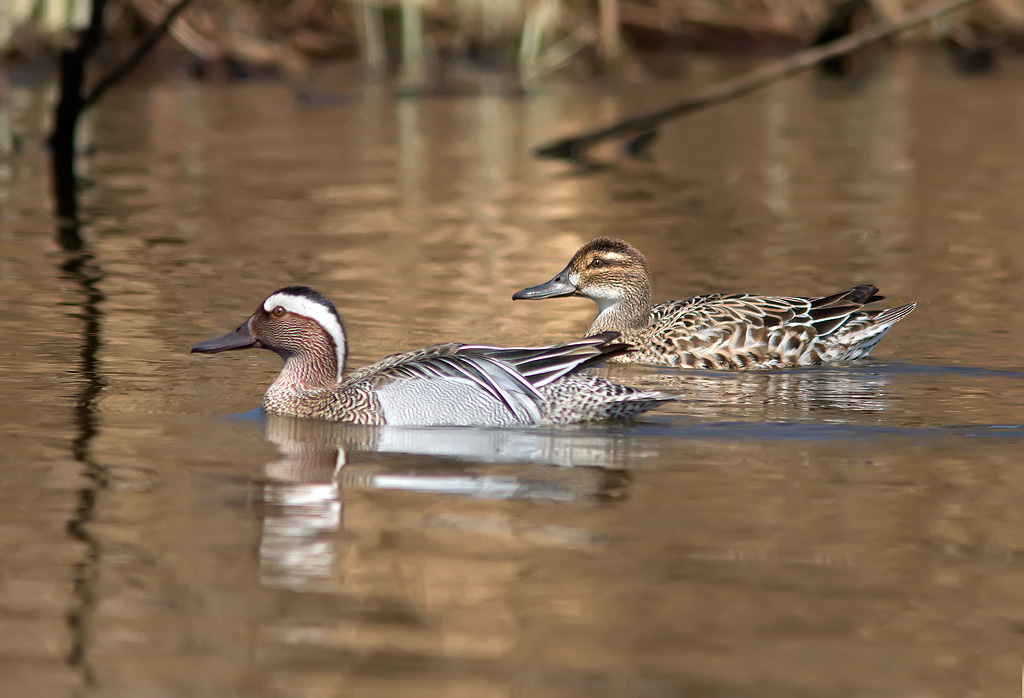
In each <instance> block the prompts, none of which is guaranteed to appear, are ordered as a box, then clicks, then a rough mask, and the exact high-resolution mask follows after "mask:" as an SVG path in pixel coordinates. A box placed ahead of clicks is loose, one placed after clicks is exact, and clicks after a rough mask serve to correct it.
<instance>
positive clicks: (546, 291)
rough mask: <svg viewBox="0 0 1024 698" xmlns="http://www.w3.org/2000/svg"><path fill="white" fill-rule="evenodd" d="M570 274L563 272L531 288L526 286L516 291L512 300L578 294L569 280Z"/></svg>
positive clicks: (530, 299)
mask: <svg viewBox="0 0 1024 698" xmlns="http://www.w3.org/2000/svg"><path fill="white" fill-rule="evenodd" d="M568 277H569V274H568V273H567V272H564V271H563V272H561V273H560V274H558V275H557V276H556V277H555V278H553V279H551V281H547V282H545V283H542V284H540V285H539V286H530V288H524V289H523V290H522V291H516V292H515V293H513V294H512V300H514V301H532V300H538V299H540V298H561V297H562V296H574V295H576V291H577V289H576V287H575V286H573V285H572V284H571V283H569V281H568Z"/></svg>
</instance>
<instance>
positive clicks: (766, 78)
mask: <svg viewBox="0 0 1024 698" xmlns="http://www.w3.org/2000/svg"><path fill="white" fill-rule="evenodd" d="M973 2H977V0H936V2H932V3H930V4H928V5H925V6H923V7H920V8H918V9H917V10H914V11H913V12H908V13H907V14H906V15H905V16H904V17H903V18H902V19H900V20H899V21H896V22H892V23H890V24H884V25H881V26H874V27H867V28H865V29H862V30H860V31H857V32H854V33H852V34H849V35H847V36H845V37H843V38H842V39H838V40H837V41H832V42H830V43H827V44H824V45H822V46H815V47H813V48H809V49H805V50H803V51H800V52H798V53H796V54H794V55H792V56H788V57H786V58H783V59H780V60H777V61H773V62H771V63H769V64H768V65H765V66H763V67H761V68H758V69H757V70H754V71H751V72H750V73H747V74H746V75H742V76H740V77H738V78H734V79H732V80H726V81H725V82H722V83H719V84H718V85H715V86H713V87H711V88H710V89H708V90H706V91H705V92H704V93H703V94H698V95H697V96H696V97H690V98H687V99H684V100H681V101H679V102H676V103H675V104H672V105H670V106H668V107H664V108H662V109H659V110H658V111H655V112H650V113H648V114H642V115H640V116H634V117H631V118H629V119H625V120H624V121H620V122H619V123H617V124H613V125H611V126H608V127H605V128H602V129H598V130H596V131H591V132H589V133H583V134H579V135H576V136H570V137H566V138H561V139H559V140H556V141H552V142H550V143H545V144H543V145H541V146H538V147H537V148H536V149H535V150H534V151H533V154H534V155H536V156H537V157H545V158H559V159H565V160H574V161H578V162H582V161H584V160H585V156H586V149H587V148H589V147H590V146H592V145H594V144H595V143H599V142H601V141H604V140H607V139H609V138H616V137H621V138H624V137H627V136H635V135H638V134H642V133H646V132H648V131H651V130H653V129H655V128H657V127H658V126H660V125H661V124H662V123H664V122H666V121H668V120H670V119H674V118H676V117H678V116H682V115H683V114H686V113H688V112H691V111H696V110H697V109H702V108H704V107H710V106H712V105H714V104H718V103H720V102H725V101H727V100H730V99H734V98H736V97H739V96H741V95H745V94H747V93H749V92H753V91H754V90H756V89H758V88H761V87H764V86H765V85H768V84H771V83H772V82H775V81H776V80H779V79H780V78H784V77H787V76H789V75H792V74H794V73H797V72H799V71H801V70H804V69H805V68H809V67H811V66H813V65H816V64H818V63H821V62H822V61H825V60H828V59H829V58H836V57H838V56H845V55H847V54H849V53H853V52H854V51H856V50H858V49H860V48H863V47H865V46H867V45H868V44H873V43H875V42H877V41H881V40H882V39H885V38H888V37H890V36H892V35H894V34H898V33H899V32H901V31H904V30H905V29H909V28H910V27H913V26H916V25H918V24H923V23H924V22H927V21H928V20H930V19H932V18H933V17H935V16H936V15H939V14H942V13H944V12H948V11H950V10H953V9H956V8H958V7H962V6H964V5H968V4H971V3H973Z"/></svg>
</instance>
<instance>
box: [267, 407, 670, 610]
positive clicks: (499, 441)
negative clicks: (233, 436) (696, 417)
mask: <svg viewBox="0 0 1024 698" xmlns="http://www.w3.org/2000/svg"><path fill="white" fill-rule="evenodd" d="M264 435H265V436H266V438H267V440H268V441H270V442H272V443H273V444H274V445H276V446H277V448H278V449H279V450H280V452H281V458H280V459H278V460H276V461H273V462H271V463H269V464H267V465H266V466H265V468H264V472H265V475H266V479H265V480H264V482H263V483H262V497H261V498H260V499H261V504H262V511H261V515H262V519H263V535H262V537H261V542H260V561H261V571H262V578H263V583H264V584H266V585H268V586H280V587H288V588H302V589H307V590H308V589H315V588H318V587H320V586H324V587H325V588H327V587H331V588H333V584H334V580H335V578H336V576H337V570H338V567H339V562H340V560H341V559H342V558H343V557H344V556H345V552H344V551H343V550H341V548H342V547H343V546H348V545H352V544H353V543H352V541H351V540H345V539H342V538H339V537H338V536H337V535H333V534H335V533H337V532H338V531H340V530H341V529H342V527H343V512H344V493H345V491H346V490H348V491H360V490H402V491H407V492H419V493H423V494H427V495H448V496H452V495H455V496H461V497H469V498H474V499H490V500H507V499H539V500H546V501H556V502H579V501H585V500H606V499H619V498H622V497H624V496H625V493H626V487H627V486H628V483H629V476H628V474H627V472H626V470H624V469H623V468H624V467H627V466H628V465H629V464H631V463H635V462H638V461H639V460H641V459H642V458H644V457H645V455H650V453H651V452H650V451H645V450H644V449H643V448H642V447H638V443H637V440H636V439H635V438H633V437H631V436H630V434H629V433H628V432H627V430H625V429H623V430H621V431H619V430H615V429H611V430H609V429H598V428H586V427H584V428H580V429H578V430H574V429H566V428H564V427H563V428H559V429H551V430H539V429H536V428H523V429H508V428H502V429H488V428H468V427H453V428H447V429H446V428H438V427H432V428H410V427H386V426H385V427H372V426H360V425H351V424H338V423H331V422H324V421H321V420H313V419H301V418H295V417H289V416H282V415H273V414H268V415H266V416H265V420H264ZM368 453H391V454H407V455H411V456H417V458H416V459H415V461H408V460H405V459H402V458H398V463H399V464H398V465H396V464H395V462H394V461H393V460H392V459H390V458H387V459H382V458H376V457H373V456H367V457H366V458H365V460H364V462H362V463H359V462H358V460H353V459H352V457H353V456H357V455H358V454H368ZM423 457H428V458H430V459H431V460H429V461H427V462H424V458H423ZM452 461H458V462H457V463H453V462H452ZM353 466H355V467H353ZM550 466H579V467H550ZM496 471H497V472H496ZM431 511H433V509H431ZM423 525H424V527H426V528H458V529H463V530H465V531H466V532H468V533H471V534H476V535H488V536H502V537H518V536H523V535H529V536H530V537H531V538H534V539H536V538H537V537H538V536H540V537H542V538H543V539H544V541H545V542H546V543H547V544H550V545H556V546H564V545H571V546H573V547H577V546H581V545H582V546H589V545H594V544H596V543H597V542H598V541H597V536H595V535H594V534H592V533H591V532H589V531H585V530H578V529H575V528H572V527H568V526H543V527H541V526H538V527H536V530H529V531H527V530H524V528H523V524H522V523H521V522H520V523H515V524H513V523H512V522H511V520H508V521H505V522H504V524H503V523H502V522H501V521H499V520H497V519H496V518H495V512H494V511H492V510H488V512H487V515H486V516H483V515H481V516H477V515H468V514H462V515H459V514H457V513H456V512H446V513H443V514H438V513H434V514H431V515H428V516H427V517H426V519H425V520H424V522H423Z"/></svg>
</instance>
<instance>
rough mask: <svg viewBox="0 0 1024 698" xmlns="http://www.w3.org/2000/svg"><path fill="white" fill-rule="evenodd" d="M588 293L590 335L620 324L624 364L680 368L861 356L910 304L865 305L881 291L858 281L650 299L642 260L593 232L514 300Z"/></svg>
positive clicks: (759, 366)
mask: <svg viewBox="0 0 1024 698" xmlns="http://www.w3.org/2000/svg"><path fill="white" fill-rule="evenodd" d="M561 296H586V297H587V298H590V299H592V300H594V301H595V302H596V303H597V305H598V313H597V317H596V318H595V319H594V322H593V324H592V325H591V326H590V330H588V332H587V334H588V335H593V334H598V333H601V332H608V331H613V332H619V333H620V335H621V336H620V340H621V341H623V342H628V343H630V344H633V345H634V346H635V347H636V350H635V351H632V352H629V353H627V354H622V355H619V356H615V357H612V358H611V359H610V360H611V361H616V362H622V363H632V362H640V363H648V364H656V365H662V366H678V367H681V368H705V369H762V368H781V367H786V366H807V365H813V364H821V363H831V362H839V361H848V360H851V359H859V358H863V357H866V356H868V355H869V354H870V353H871V350H872V349H873V348H874V346H875V345H876V344H877V343H878V342H879V340H881V339H882V337H883V336H885V333H886V332H887V331H888V330H889V328H890V327H892V325H893V324H895V323H896V322H898V321H899V320H902V319H903V318H904V317H906V316H907V315H909V314H910V312H911V311H912V310H913V309H914V308H915V307H916V303H907V304H906V305H902V306H900V307H897V308H888V309H886V308H864V306H865V305H867V304H869V303H874V302H877V301H880V300H883V296H880V295H878V288H877V287H876V286H874V285H872V284H860V285H858V286H854V287H853V288H849V289H847V290H845V291H840V292H838V293H834V294H831V295H828V296H819V297H809V298H799V297H792V296H758V295H754V294H750V293H736V294H721V293H715V294H709V295H702V296H694V297H693V298H688V299H686V300H675V301H667V302H664V303H659V304H657V305H653V306H652V305H651V279H650V273H649V272H648V269H647V260H646V259H644V256H643V255H642V254H641V253H640V252H639V250H637V249H636V248H635V247H633V246H632V245H630V244H629V243H626V242H623V241H621V240H613V239H611V238H595V239H594V240H591V241H590V242H588V243H587V244H585V245H584V246H583V247H581V248H580V249H579V250H577V252H576V254H575V255H573V257H572V259H571V260H570V261H569V264H568V265H566V267H565V268H564V269H563V270H562V271H560V272H559V273H558V274H556V275H555V276H554V277H553V278H552V279H551V280H549V281H547V282H545V283H543V284H540V285H538V286H532V287H529V288H524V289H522V290H521V291H518V292H516V293H515V294H513V296H512V299H513V300H533V299H541V298H557V297H561Z"/></svg>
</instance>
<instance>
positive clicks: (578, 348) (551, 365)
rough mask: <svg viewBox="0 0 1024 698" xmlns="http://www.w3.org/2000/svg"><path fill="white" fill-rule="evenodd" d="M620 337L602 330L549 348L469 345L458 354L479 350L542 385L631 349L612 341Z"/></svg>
mask: <svg viewBox="0 0 1024 698" xmlns="http://www.w3.org/2000/svg"><path fill="white" fill-rule="evenodd" d="M618 336H619V333H618V332H603V333H601V334H597V335H594V336H592V337H585V338H584V339H580V340H577V341H575V342H566V343H564V344H555V345H552V346H546V347H487V346H474V345H466V346H464V347H462V348H461V349H460V351H459V353H460V354H461V353H463V352H465V353H479V354H482V355H485V356H489V357H491V358H494V359H496V360H498V361H501V362H503V363H507V364H511V365H512V366H514V367H515V369H516V370H517V371H518V372H519V373H520V374H522V375H523V376H524V377H525V378H526V379H527V380H529V381H530V383H531V384H532V385H533V386H534V387H536V388H540V387H542V386H545V385H547V384H548V383H552V382H554V381H556V380H558V379H559V378H562V377H563V376H567V375H569V374H571V373H575V372H576V371H580V370H582V369H584V368H587V367H588V366H592V365H594V364H598V363H601V362H602V361H605V360H607V359H609V358H611V357H613V356H618V355H619V354H624V353H626V352H628V351H630V350H631V349H632V347H631V346H630V345H629V344H619V343H613V340H615V339H617V338H618Z"/></svg>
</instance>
